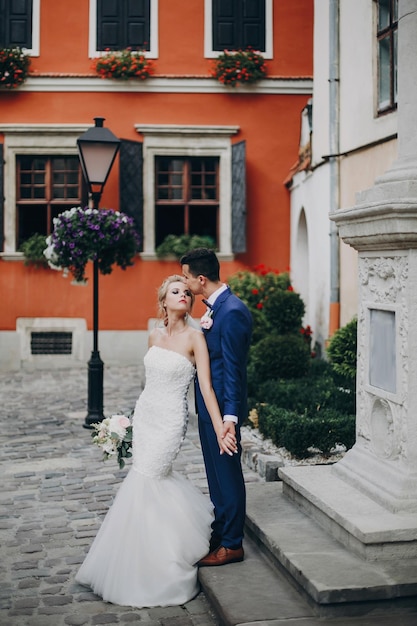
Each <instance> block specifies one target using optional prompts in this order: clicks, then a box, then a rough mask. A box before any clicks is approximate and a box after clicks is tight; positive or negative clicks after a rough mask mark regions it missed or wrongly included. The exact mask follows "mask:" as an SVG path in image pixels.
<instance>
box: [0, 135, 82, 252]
mask: <svg viewBox="0 0 417 626" xmlns="http://www.w3.org/2000/svg"><path fill="white" fill-rule="evenodd" d="M88 128H90V126H88V125H87V124H86V125H82V126H81V125H75V124H68V125H67V126H62V125H61V124H50V125H42V124H32V125H31V124H4V125H0V133H3V134H4V252H3V253H1V254H0V256H1V257H2V258H3V259H6V260H13V259H21V258H23V254H22V253H21V252H17V251H16V200H17V198H16V157H18V156H21V155H25V154H28V155H35V156H38V155H39V156H41V155H43V154H47V155H54V154H56V155H64V156H67V155H68V156H71V155H78V150H77V139H78V137H79V136H80V135H81V134H82V133H84V132H85V131H86V130H87V129H88Z"/></svg>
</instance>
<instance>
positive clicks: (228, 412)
mask: <svg viewBox="0 0 417 626" xmlns="http://www.w3.org/2000/svg"><path fill="white" fill-rule="evenodd" d="M180 262H181V265H182V270H183V275H184V278H185V280H186V283H187V287H188V288H189V289H190V291H192V292H193V293H194V294H195V295H202V296H203V298H205V300H203V301H204V302H205V304H207V307H208V311H207V313H206V314H205V316H204V323H202V328H203V332H204V334H205V338H206V341H207V347H208V351H209V355H210V369H211V377H212V384H213V388H214V391H215V394H216V396H217V400H218V403H219V406H220V411H221V413H222V415H223V423H224V434H226V433H228V432H231V433H232V434H234V435H235V437H236V441H237V452H236V454H234V455H232V456H229V455H228V454H220V453H219V446H218V443H217V437H216V434H215V432H214V428H213V425H212V422H211V419H210V415H209V413H208V411H207V409H206V407H205V405H204V401H203V398H202V395H201V392H200V388H199V385H198V380H197V384H196V400H197V409H198V417H199V419H198V426H199V433H200V441H201V447H202V451H203V457H204V464H205V467H206V474H207V482H208V486H209V491H210V498H211V501H212V502H213V505H214V521H213V523H212V536H211V540H210V552H209V554H208V555H207V556H206V557H204V558H203V559H201V561H199V563H198V565H199V566H213V565H225V564H226V563H235V562H237V561H243V556H244V554H243V547H242V540H243V525H244V522H245V510H246V492H245V483H244V479H243V474H242V466H241V452H242V448H241V445H240V426H241V424H242V422H243V420H244V419H245V418H246V417H247V397H246V394H247V390H246V363H247V357H248V351H249V345H250V339H251V333H252V316H251V314H250V312H249V309H248V308H247V306H246V305H245V304H244V303H243V302H242V301H241V300H239V298H237V297H236V296H235V295H233V294H232V292H231V290H230V288H229V287H228V286H227V285H225V284H224V283H222V282H221V281H220V266H219V261H218V259H217V257H216V255H215V253H214V252H213V251H212V250H208V249H206V248H197V249H195V250H192V251H191V252H189V253H188V254H185V255H184V256H183V257H182V258H181V261H180Z"/></svg>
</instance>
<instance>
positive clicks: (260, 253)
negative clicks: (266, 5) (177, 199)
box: [0, 0, 313, 330]
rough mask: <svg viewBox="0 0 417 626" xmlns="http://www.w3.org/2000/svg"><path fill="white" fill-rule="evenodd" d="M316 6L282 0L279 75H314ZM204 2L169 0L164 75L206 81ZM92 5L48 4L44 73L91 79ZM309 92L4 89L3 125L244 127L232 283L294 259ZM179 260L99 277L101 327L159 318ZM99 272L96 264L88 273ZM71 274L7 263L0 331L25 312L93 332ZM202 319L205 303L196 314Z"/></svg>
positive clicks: (114, 192) (110, 198)
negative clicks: (239, 242) (242, 227)
mask: <svg viewBox="0 0 417 626" xmlns="http://www.w3.org/2000/svg"><path fill="white" fill-rule="evenodd" d="M312 5H313V2H312V0H297V2H290V3H282V2H278V1H275V2H274V59H273V60H271V61H269V67H270V74H271V75H276V76H289V77H291V76H292V77H294V76H304V77H309V76H311V75H312V11H313V6H312ZM203 10H204V2H203V0H192V1H191V0H176V1H175V2H172V0H159V58H158V59H157V61H156V67H157V74H161V75H163V74H165V75H170V74H176V75H178V74H184V75H196V74H200V75H201V74H203V75H208V63H209V62H208V60H207V59H204V57H203V45H204V44H203V35H204V15H203ZM87 24H88V3H87V2H85V0H73V2H71V8H70V9H69V6H68V4H67V3H60V2H56V0H42V2H41V35H40V40H41V49H40V50H41V55H40V57H39V58H37V59H34V60H33V63H32V65H33V70H34V71H35V73H37V72H39V73H49V72H59V73H77V72H78V73H87V74H88V73H90V72H91V71H90V65H91V60H89V59H88V58H87V50H88V29H87ZM307 100H308V96H302V95H300V96H296V95H272V94H265V95H262V94H241V93H239V88H236V90H233V91H227V92H226V91H225V92H224V93H211V94H189V93H187V94H182V93H147V92H143V93H117V92H108V93H107V92H103V93H100V92H96V93H84V92H82V93H75V92H69V93H62V92H45V93H39V92H38V93H37V92H33V91H21V92H19V91H15V92H3V93H2V94H1V98H0V120H1V122H2V123H16V124H24V123H31V124H33V123H38V124H39V123H48V124H60V123H63V124H91V125H92V124H93V118H94V117H96V116H102V117H104V118H106V122H105V125H106V126H107V127H109V128H110V129H111V130H112V132H113V133H114V134H115V135H117V136H118V137H120V138H124V139H133V140H140V139H141V138H140V136H139V135H138V134H137V133H136V132H135V129H134V125H135V124H192V125H236V126H239V127H240V129H241V130H240V132H239V133H238V134H237V135H236V136H235V137H234V138H233V141H240V140H243V139H244V140H246V159H247V208H248V214H247V242H248V252H247V253H246V254H243V255H238V256H237V257H236V259H235V261H233V262H225V263H222V278H223V279H224V280H227V277H228V276H230V275H231V274H233V273H234V272H235V271H237V270H238V269H242V268H244V267H249V268H250V267H252V266H254V265H257V264H259V263H264V264H265V265H267V266H270V267H273V268H276V269H279V270H281V271H286V270H287V269H288V264H289V228H290V222H289V214H290V208H289V196H288V191H287V189H286V187H285V186H284V185H283V180H284V179H285V177H286V176H287V173H288V171H289V169H290V167H291V165H292V164H293V163H294V161H295V160H296V158H297V147H298V140H299V132H300V113H301V110H302V109H303V107H304V106H305V104H306V102H307ZM118 197H119V191H118V163H116V164H115V166H114V167H113V170H112V172H111V175H110V178H109V180H108V182H107V185H106V188H105V191H104V194H103V197H102V200H101V204H100V206H102V207H108V208H115V209H117V208H118ZM179 270H180V266H179V264H178V263H176V262H166V261H143V260H141V259H140V258H139V257H138V259H137V261H136V263H135V266H134V267H132V268H128V269H127V270H126V271H122V270H121V269H119V268H117V267H115V268H114V271H113V273H112V274H111V275H109V276H100V316H99V317H100V319H99V322H100V328H101V329H103V330H110V329H120V330H138V329H146V327H147V322H148V319H149V318H150V317H154V316H155V311H156V290H157V288H158V286H159V285H160V283H161V282H162V280H163V278H164V277H166V276H167V275H169V274H171V273H177V272H178V271H179ZM89 274H90V276H91V267H90V268H89V269H88V272H87V275H89ZM70 283H71V278H70V277H68V278H67V279H64V278H62V275H61V273H59V272H56V271H53V270H49V269H46V270H42V269H34V268H30V267H26V266H25V265H24V264H23V262H22V261H5V260H0V294H1V300H2V301H1V305H0V330H14V329H15V327H16V318H17V317H82V318H85V319H86V320H87V324H88V328H91V327H92V285H91V283H92V280H90V283H89V285H88V286H87V287H79V286H77V287H76V286H72V285H71V284H70ZM201 313H202V306H201V304H198V305H196V309H195V314H196V315H197V316H198V315H200V314H201Z"/></svg>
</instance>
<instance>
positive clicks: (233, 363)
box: [196, 287, 252, 424]
mask: <svg viewBox="0 0 417 626" xmlns="http://www.w3.org/2000/svg"><path fill="white" fill-rule="evenodd" d="M212 319H213V325H212V327H211V328H209V329H208V330H204V331H203V332H204V334H205V338H206V341H207V347H208V351H209V355H210V369H211V377H212V384H213V388H214V391H215V394H216V397H217V401H218V403H219V406H220V411H221V413H222V415H236V416H237V417H238V420H239V424H241V423H242V421H243V420H244V419H246V417H247V382H246V376H247V374H246V365H247V358H248V351H249V345H250V340H251V335H252V316H251V314H250V311H249V309H248V308H247V306H246V305H245V304H244V303H243V302H242V301H241V300H240V299H239V298H238V297H237V296H235V295H234V294H232V292H231V290H230V288H229V287H228V288H227V289H226V290H225V291H223V292H222V293H221V294H220V295H219V296H218V298H217V299H216V301H215V303H214V305H213V315H212ZM196 401H197V410H198V415H199V418H200V419H202V420H205V421H211V419H210V415H209V413H208V411H207V409H206V407H205V404H204V401H203V398H202V395H201V391H200V387H199V385H198V380H197V385H196Z"/></svg>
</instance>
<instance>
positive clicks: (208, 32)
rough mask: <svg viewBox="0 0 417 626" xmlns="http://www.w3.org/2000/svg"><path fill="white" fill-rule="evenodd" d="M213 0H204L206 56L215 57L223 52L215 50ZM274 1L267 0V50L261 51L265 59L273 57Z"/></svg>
mask: <svg viewBox="0 0 417 626" xmlns="http://www.w3.org/2000/svg"><path fill="white" fill-rule="evenodd" d="M212 9H213V0H204V57H205V58H206V59H215V58H216V57H218V56H219V54H221V51H219V50H213V10H212ZM272 20H273V1H272V0H265V52H261V54H262V56H263V57H264V58H265V59H272V58H273V46H272V42H273V26H272V23H273V22H272Z"/></svg>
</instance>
